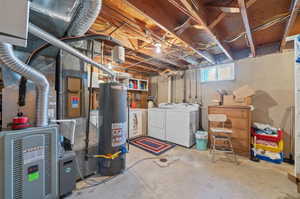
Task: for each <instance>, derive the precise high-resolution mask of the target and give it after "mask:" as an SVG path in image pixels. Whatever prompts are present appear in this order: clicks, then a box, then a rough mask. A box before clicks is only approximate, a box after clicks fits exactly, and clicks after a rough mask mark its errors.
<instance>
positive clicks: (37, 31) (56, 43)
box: [28, 23, 117, 80]
mask: <svg viewBox="0 0 300 199" xmlns="http://www.w3.org/2000/svg"><path fill="white" fill-rule="evenodd" d="M28 29H29V32H30V33H31V34H33V35H35V36H36V37H38V38H40V39H43V40H45V41H46V42H48V43H50V44H52V45H53V46H55V47H57V48H59V49H62V50H64V51H66V52H68V53H70V54H71V55H73V56H75V57H77V58H78V59H80V60H82V61H84V62H86V63H88V64H91V65H93V66H95V67H97V68H98V69H100V70H103V71H104V72H106V73H108V74H109V75H110V76H112V77H113V79H114V80H115V79H116V75H117V73H116V72H114V71H113V70H110V69H109V68H108V67H106V66H105V65H102V64H99V63H97V62H95V61H93V60H92V59H90V58H88V57H87V56H85V55H83V54H82V53H80V52H79V51H77V50H76V49H75V48H73V47H71V46H69V45H68V44H66V43H64V42H62V41H60V40H59V39H57V38H56V37H54V36H52V35H51V34H49V33H47V32H45V31H44V30H42V29H40V28H39V27H37V26H35V25H33V24H31V23H30V24H29V27H28Z"/></svg>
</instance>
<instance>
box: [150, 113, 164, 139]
mask: <svg viewBox="0 0 300 199" xmlns="http://www.w3.org/2000/svg"><path fill="white" fill-rule="evenodd" d="M166 110H167V109H164V108H150V109H148V135H149V136H151V137H154V138H157V139H160V140H166Z"/></svg>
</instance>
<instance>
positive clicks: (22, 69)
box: [0, 43, 49, 127]
mask: <svg viewBox="0 0 300 199" xmlns="http://www.w3.org/2000/svg"><path fill="white" fill-rule="evenodd" d="M0 60H1V61H2V62H3V64H4V65H6V66H7V67H8V68H10V69H11V70H12V71H14V72H16V73H18V74H20V75H22V76H23V77H25V78H26V79H29V80H31V81H32V82H33V83H34V84H35V86H36V91H37V100H36V126H38V127H44V126H47V125H48V95H49V82H48V80H47V78H46V77H45V76H44V75H43V74H41V73H40V72H38V71H37V70H35V69H33V68H31V67H30V66H28V65H26V64H24V63H23V62H22V61H21V60H20V59H19V58H17V57H16V56H15V54H14V52H13V47H12V45H10V44H7V43H0Z"/></svg>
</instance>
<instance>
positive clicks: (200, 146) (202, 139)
mask: <svg viewBox="0 0 300 199" xmlns="http://www.w3.org/2000/svg"><path fill="white" fill-rule="evenodd" d="M195 137H196V149H197V150H199V151H205V150H207V140H208V133H207V132H206V131H197V132H196V133H195Z"/></svg>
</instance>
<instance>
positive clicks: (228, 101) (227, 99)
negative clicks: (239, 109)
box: [223, 95, 236, 105]
mask: <svg viewBox="0 0 300 199" xmlns="http://www.w3.org/2000/svg"><path fill="white" fill-rule="evenodd" d="M234 104H236V102H235V101H234V96H233V95H224V96H223V105H234Z"/></svg>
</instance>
